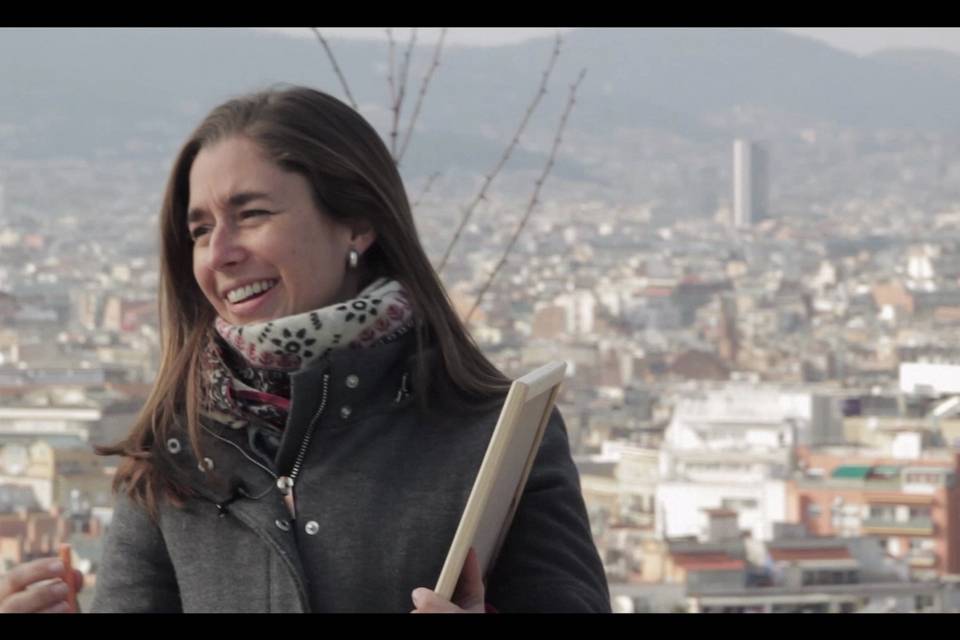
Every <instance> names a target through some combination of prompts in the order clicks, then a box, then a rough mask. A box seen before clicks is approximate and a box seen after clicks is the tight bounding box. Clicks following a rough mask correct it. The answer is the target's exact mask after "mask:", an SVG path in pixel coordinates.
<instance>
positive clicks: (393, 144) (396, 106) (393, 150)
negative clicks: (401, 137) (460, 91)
mask: <svg viewBox="0 0 960 640" xmlns="http://www.w3.org/2000/svg"><path fill="white" fill-rule="evenodd" d="M416 44H417V30H416V29H413V30H412V31H410V42H409V43H408V44H407V49H406V51H404V54H403V67H402V70H401V71H400V82H399V85H398V86H397V94H396V99H395V100H394V101H393V125H392V126H391V127H390V154H391V155H392V156H393V158H394V162H396V161H397V134H398V132H399V130H400V111H401V110H402V109H403V99H404V97H405V96H406V93H407V78H408V74H409V71H410V56H411V54H412V53H413V47H414V46H415V45H416Z"/></svg>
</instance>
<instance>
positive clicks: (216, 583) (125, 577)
mask: <svg viewBox="0 0 960 640" xmlns="http://www.w3.org/2000/svg"><path fill="white" fill-rule="evenodd" d="M161 236H162V249H161V265H162V266H161V292H160V307H161V318H162V329H163V331H162V339H163V358H162V362H161V365H160V370H159V372H158V375H157V379H156V382H155V384H154V387H153V390H152V393H151V395H150V397H149V398H148V400H147V402H146V404H145V406H144V409H143V411H142V413H141V415H140V416H139V418H138V421H137V423H136V424H135V426H134V428H133V430H132V432H131V433H130V435H129V436H128V438H127V439H126V440H124V441H123V442H121V443H119V444H117V445H115V446H111V447H105V448H102V449H101V450H100V452H101V453H103V454H110V455H121V456H123V457H124V458H123V462H122V464H121V466H120V467H119V469H118V473H117V476H116V479H115V488H116V489H117V490H118V498H117V504H116V508H115V512H114V517H113V522H112V524H111V527H110V530H109V533H108V534H107V538H106V541H105V549H104V556H103V561H102V563H101V566H100V570H99V572H98V575H97V579H98V582H97V591H96V596H95V599H94V603H93V610H94V611H286V612H295V611H315V612H321V611H395V612H401V611H409V610H411V609H413V610H414V611H462V610H470V611H483V610H485V609H488V610H489V609H490V608H492V609H494V610H498V611H609V596H608V592H607V586H606V582H605V578H604V574H603V569H602V565H601V563H600V560H599V557H598V555H597V551H596V548H595V546H594V545H593V542H592V538H591V535H590V528H589V523H588V520H587V516H586V511H585V508H584V504H583V500H582V497H581V495H580V491H579V480H578V476H577V472H576V468H575V467H574V465H573V462H572V459H571V457H570V451H569V446H568V443H567V438H566V433H565V429H564V426H563V422H562V419H561V418H560V415H559V413H557V412H554V414H553V416H552V418H551V420H550V423H549V426H548V428H547V431H546V434H545V436H544V440H543V444H542V445H541V450H540V452H539V454H538V458H537V460H536V463H535V466H534V468H533V470H532V472H531V474H530V477H529V480H528V484H527V488H526V491H525V493H524V497H523V499H522V500H521V503H520V505H519V507H518V509H517V513H516V515H515V518H514V521H513V525H512V527H511V530H510V533H509V535H508V537H507V540H506V542H505V544H504V547H503V549H502V551H501V553H500V556H499V558H498V560H497V562H496V565H495V566H494V567H492V568H491V570H490V573H489V574H488V575H487V576H486V584H485V585H484V582H483V580H482V578H481V576H480V573H479V568H478V565H477V563H476V561H475V559H474V557H473V555H472V554H471V556H470V557H469V559H468V562H467V565H466V566H465V568H464V572H463V574H462V575H461V579H460V584H459V586H458V589H457V593H456V594H455V595H454V597H453V602H448V601H446V600H444V599H442V598H440V597H439V596H437V595H436V594H434V593H433V592H432V591H431V590H430V589H429V587H430V586H432V585H433V584H434V583H435V581H436V579H437V577H438V576H439V573H440V568H441V566H442V563H443V560H444V558H445V554H446V552H447V549H448V547H449V544H450V542H451V540H452V538H453V534H454V532H455V530H456V526H457V523H458V521H459V517H460V514H461V512H462V510H463V507H464V505H465V504H466V499H467V496H468V495H469V492H470V489H471V487H472V482H473V479H474V477H475V474H476V472H477V470H478V468H479V465H480V461H481V459H482V456H483V453H484V450H485V446H486V443H487V441H488V440H489V438H490V435H491V433H492V430H493V427H494V426H495V423H496V419H497V416H498V413H499V408H500V405H501V404H502V401H503V399H504V396H505V392H506V390H507V388H508V386H509V381H508V380H507V379H506V378H505V377H504V376H503V375H502V374H501V373H500V372H499V371H498V370H497V369H496V368H495V367H494V366H493V365H492V364H490V362H489V361H488V360H487V359H486V358H485V357H484V356H483V355H482V354H481V352H480V351H479V349H478V348H477V347H476V345H475V344H474V343H473V342H472V341H471V339H470V337H469V336H468V334H467V331H466V330H465V329H464V327H463V325H462V324H461V322H460V320H459V319H458V317H457V316H456V314H455V313H454V311H453V309H452V306H451V304H450V302H449V300H448V299H447V297H446V295H445V293H444V290H443V287H442V285H441V283H440V281H439V279H438V277H437V275H436V273H435V272H434V270H433V269H432V267H431V265H430V263H429V261H428V259H427V256H426V254H425V252H424V250H423V248H422V246H421V244H420V241H419V239H418V237H417V233H416V229H415V225H414V221H413V217H412V215H411V212H410V207H409V204H408V200H407V196H406V193H405V191H404V188H403V184H402V181H401V179H400V175H399V173H398V171H397V169H396V166H395V163H394V161H393V159H392V158H391V156H390V154H389V152H388V151H387V149H386V147H385V145H384V144H383V142H382V141H381V139H380V138H379V136H378V135H377V133H376V132H375V130H374V129H373V128H372V127H371V126H370V125H369V124H368V123H367V122H366V121H365V120H364V119H363V118H362V117H360V115H358V114H357V113H356V112H355V111H354V110H353V109H351V108H349V107H347V106H346V105H344V104H343V103H341V102H340V101H338V100H336V99H334V98H332V97H330V96H328V95H325V94H323V93H320V92H318V91H314V90H310V89H305V88H291V89H286V90H273V91H266V92H262V93H257V94H254V95H250V96H246V97H242V98H238V99H235V100H231V101H229V102H227V103H225V104H224V105H221V106H220V107H217V108H216V109H214V110H213V111H212V112H211V113H210V115H209V116H208V117H207V118H206V119H205V120H204V121H203V123H201V125H200V126H199V127H198V129H197V130H196V131H195V132H194V134H193V135H192V136H191V137H190V139H189V140H188V141H187V143H186V144H185V145H184V147H183V149H182V150H181V152H180V154H179V156H178V157H177V159H176V161H175V163H174V166H173V170H172V175H171V177H170V180H169V184H168V187H167V191H166V195H165V198H164V202H163V208H162V212H161ZM26 566H27V565H24V567H26ZM21 569H22V568H21ZM54 573H55V572H54ZM48 574H49V571H48ZM23 584H27V582H26V579H24V578H18V579H17V585H23ZM7 590H8V591H10V589H9V588H8V589H7ZM24 594H25V592H24V591H22V590H20V591H19V592H18V593H14V594H13V595H11V596H9V597H8V598H7V599H0V609H2V608H3V607H5V606H7V603H8V600H9V599H10V598H16V597H20V598H21V604H20V606H21V607H24V606H26V605H24V604H23V597H24ZM3 595H4V593H3V591H0V598H2V597H3ZM51 606H55V603H54V604H51V603H50V602H49V600H44V601H43V602H40V599H39V598H37V605H36V609H35V610H39V609H41V608H43V609H47V608H49V607H51ZM20 610H23V608H21V609H20Z"/></svg>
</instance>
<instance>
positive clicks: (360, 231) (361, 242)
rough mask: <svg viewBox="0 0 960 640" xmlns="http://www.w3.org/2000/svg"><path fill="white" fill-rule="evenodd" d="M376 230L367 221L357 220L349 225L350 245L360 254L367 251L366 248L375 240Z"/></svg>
mask: <svg viewBox="0 0 960 640" xmlns="http://www.w3.org/2000/svg"><path fill="white" fill-rule="evenodd" d="M376 240H377V232H376V231H374V230H373V226H372V225H371V224H370V223H368V222H357V223H355V224H354V225H352V226H351V230H350V246H351V247H353V248H354V249H356V250H357V251H358V252H359V253H360V255H363V254H364V253H366V252H367V249H369V248H370V246H371V245H372V244H373V243H374V242H376Z"/></svg>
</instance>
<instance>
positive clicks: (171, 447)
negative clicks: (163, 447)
mask: <svg viewBox="0 0 960 640" xmlns="http://www.w3.org/2000/svg"><path fill="white" fill-rule="evenodd" d="M167 451H169V452H170V453H172V454H174V455H176V454H178V453H180V441H179V440H177V439H176V438H170V439H169V440H167Z"/></svg>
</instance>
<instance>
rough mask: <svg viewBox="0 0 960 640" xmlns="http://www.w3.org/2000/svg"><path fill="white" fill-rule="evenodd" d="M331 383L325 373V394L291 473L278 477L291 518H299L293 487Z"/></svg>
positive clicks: (281, 493)
mask: <svg viewBox="0 0 960 640" xmlns="http://www.w3.org/2000/svg"><path fill="white" fill-rule="evenodd" d="M329 383H330V374H329V373H328V374H325V375H324V376H323V395H321V396H320V407H319V408H318V409H317V412H316V413H315V414H313V419H311V420H310V425H309V426H308V427H307V434H306V435H305V436H304V437H303V442H302V443H301V444H300V451H298V452H297V457H296V459H295V460H294V462H293V468H292V469H291V470H290V475H286V476H279V477H277V476H276V475H274V477H275V478H277V489H279V490H280V496H281V497H282V499H283V504H284V505H285V506H286V507H287V511H288V512H290V519H291V520H296V519H297V505H296V500H295V498H294V494H293V487H294V484H295V483H296V479H297V476H298V475H299V474H300V467H301V466H302V465H303V459H304V457H306V455H307V447H309V446H310V438H312V437H313V432H314V430H316V428H317V420H319V419H320V416H321V415H322V414H323V410H324V409H325V408H326V406H327V390H328V388H329Z"/></svg>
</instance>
